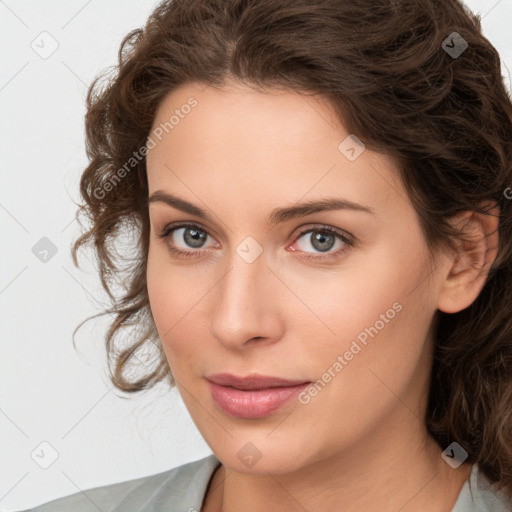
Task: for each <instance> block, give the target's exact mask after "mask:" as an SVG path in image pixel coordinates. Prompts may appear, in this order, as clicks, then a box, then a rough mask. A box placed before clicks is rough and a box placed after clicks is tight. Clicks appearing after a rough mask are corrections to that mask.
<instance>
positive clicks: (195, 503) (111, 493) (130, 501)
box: [21, 455, 512, 512]
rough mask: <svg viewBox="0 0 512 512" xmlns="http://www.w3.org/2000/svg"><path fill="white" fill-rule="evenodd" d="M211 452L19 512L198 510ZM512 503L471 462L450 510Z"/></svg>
mask: <svg viewBox="0 0 512 512" xmlns="http://www.w3.org/2000/svg"><path fill="white" fill-rule="evenodd" d="M219 465H220V461H219V460H218V459H217V457H215V455H209V456H208V457H205V458H203V459H200V460H196V461H194V462H189V463H188V464H184V465H182V466H179V467H177V468H173V469H170V470H168V471H165V472H163V473H158V474H156V475H150V476H145V477H142V478H137V479H135V480H127V481H126V482H119V483H117V484H110V485H105V486H102V487H95V488H93V489H89V490H86V491H83V492H78V493H76V494H72V495H70V496H65V497H64V498H59V499H56V500H53V501H50V502H48V503H45V504H43V505H40V506H38V507H36V508H33V509H30V510H25V511H21V512H99V511H101V512H199V511H200V510H201V505H202V503H203V499H204V497H205V494H206V489H207V487H208V484H209V482H210V479H211V477H212V476H213V473H214V472H215V470H216V469H217V467H218V466H219ZM510 511H512V503H510V502H508V501H507V499H506V497H505V496H504V495H503V494H501V493H497V492H496V491H494V490H492V489H491V487H490V483H489V481H488V480H487V479H486V478H485V477H484V475H483V474H482V473H481V472H479V470H478V466H477V465H476V464H475V465H473V468H472V470H471V475H470V477H469V479H468V480H467V481H466V482H465V483H464V486H463V487H462V489H461V492H460V494H459V497H458V499H457V502H456V503H455V506H454V507H453V509H452V511H451V512H510Z"/></svg>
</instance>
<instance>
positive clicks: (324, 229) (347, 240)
mask: <svg viewBox="0 0 512 512" xmlns="http://www.w3.org/2000/svg"><path fill="white" fill-rule="evenodd" d="M180 228H193V229H197V230H198V231H203V232H204V233H206V234H207V235H208V236H212V235H211V234H210V233H209V231H208V230H207V229H204V228H202V227H201V226H199V225H198V224H193V223H187V222H185V223H180V224H176V225H173V224H170V225H168V226H166V227H165V228H164V230H163V231H162V232H161V233H159V234H157V235H156V236H157V237H158V238H160V239H162V240H164V241H165V240H167V239H168V238H169V237H170V236H171V234H172V233H173V232H174V231H176V230H178V229H180ZM314 231H317V232H319V233H328V234H330V235H334V236H336V237H338V238H339V239H340V240H341V241H342V242H343V243H344V244H345V245H346V246H347V247H345V248H342V249H338V250H337V251H335V252H331V253H326V255H325V256H314V254H315V253H307V252H304V251H297V252H304V254H305V256H301V257H302V258H305V259H306V260H317V261H318V260H328V259H337V258H338V257H340V256H341V255H342V254H343V253H345V252H346V251H348V250H349V248H350V247H353V246H354V241H353V239H352V237H349V236H347V235H345V234H344V233H342V232H341V231H339V230H337V229H335V228H333V227H331V226H326V225H324V224H320V225H313V226H309V227H308V228H307V229H304V230H303V231H300V232H299V233H298V234H297V235H296V236H295V238H294V240H293V243H295V242H296V241H297V240H298V239H299V238H301V237H302V236H303V235H305V234H306V233H310V232H314ZM167 247H168V250H169V251H170V252H171V253H173V254H174V255H175V256H176V257H178V258H199V257H200V256H201V255H202V253H203V252H205V251H206V250H207V249H198V250H195V251H184V250H182V249H176V248H175V247H173V246H171V245H169V244H167ZM316 254H318V253H316Z"/></svg>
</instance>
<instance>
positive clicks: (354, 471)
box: [202, 413, 471, 512]
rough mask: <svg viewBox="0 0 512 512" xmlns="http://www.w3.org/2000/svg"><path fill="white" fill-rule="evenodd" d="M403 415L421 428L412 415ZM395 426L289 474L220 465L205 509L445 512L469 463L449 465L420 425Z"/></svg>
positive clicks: (226, 511)
mask: <svg viewBox="0 0 512 512" xmlns="http://www.w3.org/2000/svg"><path fill="white" fill-rule="evenodd" d="M406 416H407V415H406ZM395 420H396V418H395ZM407 420H408V421H409V422H411V421H414V422H417V424H418V426H419V427H422V424H421V422H420V421H419V420H418V419H417V418H414V417H412V414H410V413H409V414H408V417H407ZM393 427H394V428H393V429H390V428H381V429H379V431H378V433H377V435H376V436H375V437H374V439H373V440H370V439H369V438H368V436H362V441H361V443H358V444H357V446H356V445H354V446H353V447H352V448H350V449H349V450H345V451H343V452H341V453H336V454H331V455H329V456H326V457H324V458H322V459H319V460H316V461H313V462H311V463H310V464H308V465H305V466H302V467H301V468H300V469H298V470H296V471H293V472H289V473H280V474H271V473H268V472H264V473H262V474H243V473H238V472H236V471H233V470H230V469H228V468H225V467H224V466H222V465H221V466H220V467H219V468H218V470H217V471H216V473H215V475H214V477H213V478H212V481H211V484H210V487H209V490H208V493H207V497H206V500H205V503H204V507H203V508H202V511H203V512H235V511H239V510H244V511H245V512H259V511H261V510H265V512H274V511H275V512H277V511H281V510H288V511H291V512H304V510H308V511H311V512H314V511H319V510H343V512H362V511H366V510H379V512H396V511H397V510H404V511H407V512H416V511H417V512H420V511H421V512H422V511H424V510H429V511H430V512H447V511H450V510H451V509H452V508H453V505H454V504H455V501H456V500H457V497H458V495H459V493H460V490H461V488H462V486H463V484H464V481H465V480H467V478H468V477H469V474H470V471H471V465H470V464H462V465H461V466H459V468H457V469H452V468H451V467H450V466H448V464H447V463H446V462H445V461H444V460H443V459H442V458H441V453H442V450H441V448H440V447H439V446H438V445H437V443H435V441H434V440H433V439H432V438H431V437H430V436H429V434H428V432H427V431H426V429H424V428H418V429H417V431H414V432H415V433H414V435H412V436H410V438H404V435H403V432H404V430H403V429H401V428H398V426H397V425H396V424H395V425H393ZM406 431H409V432H410V423H409V425H408V427H407V429H406ZM382 447H386V448H385V450H383V449H382Z"/></svg>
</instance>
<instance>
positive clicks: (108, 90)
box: [72, 0, 512, 497]
mask: <svg viewBox="0 0 512 512" xmlns="http://www.w3.org/2000/svg"><path fill="white" fill-rule="evenodd" d="M453 32H457V34H459V35H460V36H461V37H462V38H463V40H465V41H466V43H467V48H466V49H465V50H464V51H463V52H462V54H460V55H458V56H456V55H452V54H450V53H449V52H448V51H447V50H448V49H449V48H451V47H454V44H455V43H454V42H453V41H454V39H453V35H452V34H453ZM450 37H451V38H452V39H450ZM446 41H448V43H447V42H446ZM102 80H103V81H102ZM226 80H237V81H239V82H241V83H243V84H246V85H249V86H251V87H255V88H257V89H258V88H259V89H260V90H264V89H265V88H281V89H284V90H292V91H295V92H299V93H302V94H304V95H308V94H317V95H318V94H320V95H322V96H323V97H325V98H327V99H328V100H329V101H330V103H331V105H332V107H333V108H334V110H335V112H336V114H337V115H338V116H339V119H340V120H341V121H342V122H343V124H344V126H345V127H346V129H347V130H348V132H349V133H353V134H355V135H356V136H357V137H358V138H359V139H360V140H362V141H363V142H364V144H365V145H366V147H367V148H369V149H372V150H374V151H378V152H381V153H384V154H387V155H390V156H391V157H393V158H394V159H395V161H396V162H397V163H398V164H399V165H398V169H399V174H400V177H401V179H402V181H403V183H404V185H405V187H406V190H407V192H408V194H409V196H410V200H411V202H412V204H413V206H414V208H415V210H416V211H417V214H418V217H419V219H420V223H421V227H422V230H423V233H424V235H425V239H426V241H427V243H428V246H429V249H430V251H431V254H432V255H433V256H435V255H436V253H437V250H438V249H441V248H442V247H445V248H446V247H449V248H455V247H456V245H455V242H454V240H456V239H457V237H460V236H461V233H459V232H457V231H456V230H455V229H454V228H453V227H451V225H450V224H449V223H448V220H449V219H450V218H451V217H452V216H454V215H455V214H457V213H459V212H462V211H466V210H474V211H477V212H480V213H483V214H488V210H486V209H485V208H483V207H482V205H483V204H489V201H491V202H494V203H495V204H497V205H498V206H499V207H500V214H499V228H498V229H499V252H498V256H497V258H496V260H495V262H494V264H493V266H492V267H491V269H490V272H489V274H488V277H487V280H486V283H485V286H484V287H483V289H482V291H481V292H480V294H479V296H478V297H477V299H476V300H475V301H474V302H473V303H472V304H471V305H470V306H469V307H467V308H466V309H464V310H462V311H460V312H458V313H454V314H446V313H443V312H441V311H437V312H436V315H437V318H436V320H437V321H438V323H437V330H436V339H435V348H434V360H433V367H432V375H431V386H430V393H429V400H428V408H427V414H426V420H425V421H426V425H427V428H428V431H429V432H430V434H431V435H432V437H433V438H434V439H435V440H436V441H437V443H438V444H439V445H440V446H441V448H443V449H444V448H446V447H447V446H448V445H449V444H450V443H451V442H452V441H457V442H458V443H459V444H460V445H461V446H462V447H464V448H465V449H466V451H467V452H468V454H469V457H468V459H467V462H470V463H475V462H476V463H478V464H479V467H480V468H481V470H482V471H483V473H484V474H485V476H486V477H487V478H488V479H489V480H490V481H491V482H493V483H494V484H495V487H496V488H497V489H502V490H504V491H505V492H506V493H507V494H508V496H510V497H512V201H511V200H510V199H509V198H510V197H512V194H509V193H507V192H506V191H507V190H508V191H511V190H512V189H510V188H509V187H510V186H511V185H512V103H511V99H510V97H509V94H508V92H507V89H506V86H505V84H504V80H503V77H502V76H501V62H500V57H499V54H498V52H497V51H496V49H495V48H494V47H493V46H492V44H491V43H490V42H489V41H488V40H487V39H486V38H485V37H484V36H483V34H482V29H481V19H480V17H479V16H477V15H475V14H473V13H472V12H471V11H469V9H467V7H466V6H464V4H462V3H460V2H459V1H458V0H358V1H357V2H351V1H348V0H346V1H343V0H303V1H300V0H258V1H250V0H175V1H164V2H161V3H159V4H158V5H157V6H156V7H155V9H154V11H153V12H152V14H151V15H150V17H149V19H148V20H147V22H146V24H145V26H144V27H142V28H138V29H136V30H133V31H131V32H130V33H129V34H127V35H126V36H125V37H124V39H123V41H122V43H121V46H120V49H119V55H118V65H116V66H112V68H109V69H107V70H105V72H104V73H103V74H100V75H98V76H97V77H96V78H95V79H94V81H93V82H92V84H91V85H90V88H89V90H88V95H87V114H86V118H85V127H86V151H87V156H88V159H89V164H88V166H87V168H86V169H85V170H84V172H83V174H82V176H81V181H80V192H81V196H82V197H83V200H84V203H83V204H81V205H79V209H78V211H77V219H78V221H79V223H80V224H81V222H80V216H81V215H85V216H86V218H87V220H88V221H89V227H88V229H87V230H86V231H85V232H83V233H82V234H81V236H80V237H79V238H77V240H76V241H75V242H74V244H73V247H72V256H73V261H74V263H75V266H78V263H77V257H76V253H77V250H78V249H79V248H80V247H81V246H83V245H84V244H94V251H95V253H94V254H95V257H96V261H97V264H98V267H99V275H100V279H101V283H102V286H103V288H104V289H105V290H106V292H107V293H108V295H109V300H110V301H111V303H112V307H111V308H109V309H107V310H105V311H104V312H103V313H100V314H101V315H105V314H110V315H112V317H113V319H112V321H111V323H110V324H109V329H108V332H107V333H106V338H105V341H106V350H107V354H108V362H109V372H110V378H111V380H112V382H113V384H114V385H115V386H116V387H117V388H118V389H119V390H122V391H124V392H129V393H130V392H137V391H141V390H143V389H146V388H149V387H151V386H153V385H154V384H156V383H157V382H159V381H163V380H164V379H166V380H167V381H168V383H169V385H171V386H173V385H174V384H175V382H174V380H173V377H172V375H171V373H170V369H169V366H168V363H167V361H166V359H165V354H164V352H163V349H162V347H161V343H160V342H159V340H158V334H157V331H156V326H155V324H154V321H153V317H152V314H151V310H150V305H149V299H148V291H147V283H146V265H147V255H148V247H149V232H150V231H149V217H148V205H147V196H148V185H147V176H146V159H145V152H144V148H145V147H146V145H147V142H148V140H149V139H148V137H149V135H150V130H151V128H152V123H153V121H154V116H155V111H156V109H157V107H158V106H159V104H160V103H161V101H162V100H163V99H164V98H165V96H166V95H167V94H168V93H170V92H171V91H173V90H174V89H176V88H177V87H179V86H181V85H183V84H186V83H188V82H201V83H204V84H207V85H211V86H214V87H222V85H223V84H225V82H226ZM141 148H142V149H141ZM135 154H137V157H136V158H135V157H134V155H135ZM141 154H143V155H144V156H141ZM127 162H130V164H129V166H128V168H127V166H126V164H127ZM123 166H124V169H125V172H124V173H121V172H120V170H121V169H122V168H123ZM121 176H122V177H121ZM127 233H129V234H131V235H132V239H131V240H132V241H131V242H130V245H129V246H130V247H131V248H132V249H134V254H132V255H131V256H129V255H128V251H127V250H126V247H125V248H124V249H123V250H118V248H119V243H120V240H121V238H122V236H123V235H126V234H127ZM459 239H460V238H459ZM116 284H117V285H118V286H120V287H121V290H119V291H118V293H117V294H115V293H114V287H115V286H116ZM96 316H98V315H94V316H93V317H90V318H88V319H86V320H85V321H87V320H90V319H91V318H95V317H96ZM85 321H84V322H85ZM84 322H82V323H81V324H80V325H79V326H78V327H77V329H78V328H80V327H81V325H82V324H83V323H84ZM77 329H75V332H74V333H73V339H74V335H75V334H76V330H77ZM123 330H125V331H123ZM123 332H124V335H122V333H123ZM150 343H153V344H154V346H155V347H156V350H157V358H156V359H155V360H154V361H153V364H152V365H149V366H145V365H142V364H140V363H139V364H138V366H137V365H136V366H133V364H132V363H133V362H134V361H135V359H134V358H133V356H134V355H136V354H137V351H139V350H141V349H143V348H144V346H146V345H147V344H150ZM130 365H131V366H130ZM130 367H132V369H133V368H137V369H138V373H137V374H134V373H133V372H132V373H131V374H130V370H129V369H130ZM141 372H142V373H141Z"/></svg>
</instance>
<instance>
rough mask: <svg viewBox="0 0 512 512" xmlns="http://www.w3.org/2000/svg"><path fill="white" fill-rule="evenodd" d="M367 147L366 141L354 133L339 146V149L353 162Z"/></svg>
mask: <svg viewBox="0 0 512 512" xmlns="http://www.w3.org/2000/svg"><path fill="white" fill-rule="evenodd" d="M365 149H366V146H365V145H364V143H363V142H362V141H361V140H360V139H358V138H357V137H356V136H355V135H354V134H353V133H351V134H350V135H349V136H348V137H347V138H346V139H344V140H343V141H342V142H341V144H340V145H339V146H338V151H339V152H340V153H341V154H342V155H343V156H344V157H345V158H347V160H350V161H351V162H353V161H354V160H355V159H356V158H358V157H359V156H360V155H361V153H362V152H363V151H364V150H365Z"/></svg>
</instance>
